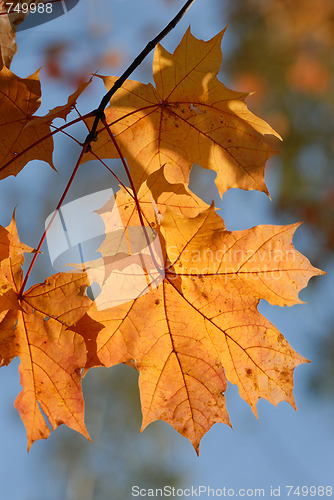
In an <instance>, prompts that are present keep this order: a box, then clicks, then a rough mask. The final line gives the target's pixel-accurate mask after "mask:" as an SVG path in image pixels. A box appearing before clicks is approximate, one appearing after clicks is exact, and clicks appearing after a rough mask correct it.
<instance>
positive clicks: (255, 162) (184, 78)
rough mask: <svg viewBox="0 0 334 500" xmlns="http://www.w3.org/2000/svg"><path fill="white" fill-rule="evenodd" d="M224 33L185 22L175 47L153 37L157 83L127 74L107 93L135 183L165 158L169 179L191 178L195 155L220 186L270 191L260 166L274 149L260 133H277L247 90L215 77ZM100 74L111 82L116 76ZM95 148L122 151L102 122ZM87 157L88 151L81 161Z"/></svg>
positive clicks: (102, 152) (113, 127) (112, 123)
mask: <svg viewBox="0 0 334 500" xmlns="http://www.w3.org/2000/svg"><path fill="white" fill-rule="evenodd" d="M223 34H224V31H223V32H222V33H220V34H218V35H216V36H215V37H214V38H213V39H212V40H209V41H208V42H204V41H203V40H197V39H196V38H195V37H193V36H192V34H191V33H190V30H189V29H188V30H187V32H186V34H185V36H184V37H183V39H182V41H181V43H180V44H179V46H178V47H177V49H176V50H175V52H174V54H170V53H169V52H167V51H166V50H165V49H164V48H163V47H162V46H160V45H158V46H157V48H156V50H155V54H154V61H153V75H154V80H155V83H156V87H155V88H154V87H153V86H152V85H151V84H148V85H144V84H142V83H139V82H136V81H133V80H126V82H125V83H124V84H123V86H122V88H121V89H119V90H118V91H117V93H116V94H115V95H114V96H113V97H112V98H111V101H110V106H109V107H108V108H107V110H106V112H105V114H106V118H107V121H108V124H109V128H110V131H111V133H112V134H113V135H114V137H115V140H116V141H117V144H118V145H119V147H120V150H121V152H122V154H123V155H124V156H125V157H126V159H127V161H128V164H129V167H130V172H131V177H132V180H133V182H134V186H135V187H136V188H138V187H139V186H140V185H141V184H142V183H143V182H144V181H145V180H146V179H147V178H148V176H149V175H150V174H151V173H152V172H155V171H157V170H159V169H161V168H162V167H163V166H164V171H165V176H166V179H167V180H168V181H169V182H170V183H172V184H176V183H179V182H183V183H185V184H188V180H189V172H190V169H191V167H192V165H193V164H194V163H198V164H199V165H201V166H202V167H204V168H208V169H211V170H214V171H215V172H216V173H217V179H216V184H217V187H218V190H219V192H220V194H222V193H224V192H225V191H226V190H227V189H229V188H232V187H234V188H242V189H247V190H249V189H258V190H260V191H264V192H266V193H267V192H268V191H267V188H266V185H265V182H264V167H265V163H266V161H267V160H268V158H270V157H271V156H272V155H273V154H274V153H275V151H273V150H272V149H271V148H270V147H269V146H268V145H267V144H266V142H265V141H264V139H263V134H272V135H275V136H276V137H280V136H279V135H278V134H277V132H275V131H274V130H273V129H272V128H271V127H270V126H269V125H268V124H267V123H266V122H264V121H263V120H261V119H260V118H258V117H256V116H255V115H254V114H253V113H251V112H250V111H249V110H248V108H247V105H246V103H245V98H246V97H247V94H245V93H241V92H235V91H233V90H230V89H228V88H227V87H225V85H224V84H223V83H221V82H220V81H219V80H218V79H217V77H216V75H217V73H218V71H219V69H220V65H221V60H222V54H221V49H220V44H221V40H222V36H223ZM103 80H104V83H105V85H106V87H107V90H109V89H110V88H111V87H112V86H113V84H114V83H115V81H116V80H117V78H116V77H103ZM92 148H93V151H94V152H95V153H96V155H97V156H99V157H100V158H117V157H118V156H119V155H118V152H117V151H116V149H115V147H114V144H113V143H112V141H111V140H110V136H109V135H108V133H107V132H106V131H105V130H103V129H101V128H100V131H99V133H98V141H97V143H96V144H94V145H93V146H92ZM92 158H93V156H92V155H86V158H85V161H87V160H89V159H92Z"/></svg>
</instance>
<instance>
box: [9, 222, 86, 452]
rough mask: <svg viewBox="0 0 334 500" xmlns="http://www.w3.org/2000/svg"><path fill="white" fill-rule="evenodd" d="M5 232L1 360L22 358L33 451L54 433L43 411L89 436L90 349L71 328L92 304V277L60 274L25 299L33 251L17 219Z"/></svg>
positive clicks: (24, 410)
mask: <svg viewBox="0 0 334 500" xmlns="http://www.w3.org/2000/svg"><path fill="white" fill-rule="evenodd" d="M1 233H2V234H1ZM0 234H1V235H2V236H4V238H2V245H1V246H0V250H1V262H0V270H1V279H0V364H1V365H4V364H9V363H10V362H11V360H12V359H13V358H14V357H16V356H18V357H19V358H20V359H21V364H20V375H21V385H22V388H23V390H22V392H21V393H20V394H19V396H18V397H17V399H16V402H15V407H16V408H17V409H18V411H19V412H20V415H21V418H22V420H23V422H24V424H25V427H26V430H27V437H28V449H29V448H30V446H31V445H32V443H33V442H34V441H36V440H37V439H41V438H47V437H48V435H49V434H50V430H49V428H48V426H47V424H46V422H45V420H44V417H43V414H42V412H41V410H42V411H43V412H44V414H45V415H46V416H47V418H48V420H49V423H50V424H51V427H52V429H55V428H56V427H58V426H59V425H60V424H62V423H65V424H66V425H68V426H69V427H71V428H72V429H75V430H77V431H78V432H81V433H82V434H83V435H84V436H86V437H87V438H89V436H88V433H87V430H86V428H85V424H84V418H83V412H84V402H83V397H82V390H81V369H82V368H83V367H84V366H85V363H86V347H85V344H84V342H83V339H82V337H80V336H79V335H77V334H75V333H74V332H72V331H69V330H68V326H69V325H72V324H74V323H75V322H77V321H78V320H79V319H80V317H81V316H82V315H83V314H84V313H85V312H86V311H87V310H88V308H89V307H90V305H91V301H90V299H89V298H88V297H85V296H83V295H84V291H85V289H86V287H87V286H88V284H89V283H88V282H87V277H86V275H84V274H78V273H77V274H72V273H59V274H56V275H54V276H51V277H50V278H48V279H47V280H46V281H45V282H44V283H43V284H38V285H34V286H33V287H31V288H30V289H29V290H28V291H27V292H26V293H24V295H23V296H22V297H20V296H19V290H20V287H21V284H22V270H21V265H22V264H23V261H24V256H23V252H27V251H31V249H30V248H29V247H28V246H26V245H24V244H22V243H21V242H20V241H19V238H18V235H17V231H16V225H15V221H14V218H13V220H12V222H11V224H10V226H9V227H8V228H2V227H0ZM6 240H7V243H6ZM39 405H40V408H41V410H40V408H39Z"/></svg>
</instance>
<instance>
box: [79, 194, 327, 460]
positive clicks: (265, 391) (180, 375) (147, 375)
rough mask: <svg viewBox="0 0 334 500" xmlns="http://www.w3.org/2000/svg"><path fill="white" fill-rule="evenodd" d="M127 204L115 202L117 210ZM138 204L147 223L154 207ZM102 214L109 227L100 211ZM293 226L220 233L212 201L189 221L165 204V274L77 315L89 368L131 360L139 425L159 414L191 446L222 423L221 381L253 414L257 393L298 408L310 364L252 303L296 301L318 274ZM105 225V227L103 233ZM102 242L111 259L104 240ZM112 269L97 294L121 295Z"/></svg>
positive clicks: (130, 283)
mask: <svg viewBox="0 0 334 500" xmlns="http://www.w3.org/2000/svg"><path fill="white" fill-rule="evenodd" d="M124 196H126V195H125V194H124V193H122V194H121V199H122V201H123V200H124ZM134 205H135V203H134V201H133V200H132V203H131V201H129V200H128V201H127V204H124V203H120V204H119V206H118V208H119V210H120V212H121V214H122V215H121V216H124V215H125V214H128V213H131V212H132V211H133V210H134ZM107 206H108V204H107ZM140 206H141V209H142V210H143V212H144V214H145V212H146V214H147V216H145V218H146V220H148V221H150V220H151V217H152V212H154V211H152V209H149V210H148V212H147V205H146V206H145V203H144V204H143V205H142V204H141V205H140ZM101 212H102V213H103V219H104V221H105V222H106V223H107V224H108V221H109V220H110V219H109V218H108V217H107V216H106V213H105V209H103V210H102V211H101ZM130 220H131V223H132V224H136V220H135V218H133V217H130ZM137 224H139V223H138V221H137ZM298 225H299V224H293V225H291V226H258V227H254V228H252V229H248V230H244V231H227V230H226V228H225V226H224V223H223V220H222V218H221V217H220V216H219V215H218V214H217V213H216V212H215V210H214V208H213V207H211V208H209V209H206V210H203V211H202V212H201V213H200V214H199V215H197V217H194V218H186V217H184V216H182V215H181V214H178V213H175V212H172V211H171V210H170V209H167V211H165V213H164V215H163V216H162V219H161V225H160V227H159V224H158V223H157V226H156V227H157V229H158V232H159V233H160V234H159V236H160V241H161V244H162V247H163V250H162V253H163V257H164V263H163V266H164V279H163V280H162V279H161V280H160V282H159V283H157V286H156V287H153V286H152V285H151V284H146V285H145V284H144V286H143V288H142V289H141V290H137V289H136V288H137V283H138V281H137V276H136V275H135V274H133V275H130V276H128V280H127V281H124V283H123V287H125V288H126V287H127V289H128V292H129V294H131V293H132V294H133V293H134V290H135V293H137V295H136V296H134V295H132V297H133V298H132V300H128V301H125V300H123V302H124V303H123V304H120V305H117V306H116V307H112V308H107V309H104V306H105V303H107V304H108V302H104V301H103V300H102V301H99V300H97V301H96V304H97V307H96V308H95V310H94V309H91V310H90V311H89V313H88V314H86V315H85V316H83V317H82V318H81V320H80V321H79V322H78V324H77V325H76V326H75V328H74V330H75V331H77V332H79V333H81V334H82V335H83V336H84V337H85V338H86V339H87V340H88V344H89V348H88V351H89V352H88V362H87V368H90V367H92V366H96V365H99V364H104V365H105V366H112V365H115V364H118V363H128V364H131V363H134V364H135V366H136V368H137V369H138V371H139V373H140V377H139V386H140V392H141V404H142V412H143V424H142V429H144V428H145V427H146V426H147V425H148V424H149V423H150V422H152V421H154V420H157V419H161V420H165V421H166V422H168V423H170V424H171V425H173V426H174V427H175V429H177V430H178V431H179V432H180V433H181V434H183V435H184V436H186V437H188V438H189V439H190V441H191V442H192V443H193V445H194V447H195V449H196V451H197V452H198V449H199V442H200V440H201V438H202V436H203V434H205V432H207V431H208V430H209V429H210V427H211V426H212V425H213V424H214V423H215V422H224V423H227V424H228V423H229V418H228V414H227V412H226V408H225V400H224V395H223V392H224V391H225V390H226V386H227V380H226V379H228V380H229V381H230V382H232V383H234V384H237V385H238V387H239V393H240V396H241V397H242V398H243V399H244V400H245V401H247V402H248V403H249V404H250V406H251V407H252V410H253V411H254V413H255V414H256V403H257V401H258V399H259V398H260V397H261V398H264V399H267V400H268V401H270V402H271V403H272V404H275V405H277V403H278V402H280V401H287V402H289V403H290V404H291V405H292V406H293V407H295V403H294V398H293V394H292V389H293V370H294V368H295V367H296V366H297V365H299V364H300V363H303V362H306V361H307V360H305V359H304V358H303V357H302V356H300V355H299V354H297V353H296V352H295V351H294V350H293V349H292V348H291V347H290V345H289V344H288V342H287V341H286V340H285V339H284V337H283V335H282V334H281V333H280V332H279V331H278V330H277V328H276V327H275V326H273V325H272V324H271V323H270V322H269V321H268V320H267V319H266V318H264V317H263V316H262V315H261V314H260V313H259V312H258V310H257V305H258V303H259V301H260V299H265V300H267V301H268V302H269V303H270V304H276V305H280V306H283V305H292V304H296V303H299V302H300V300H299V299H298V292H299V291H300V290H301V289H302V288H303V287H304V286H306V284H307V282H308V280H309V278H311V277H312V276H314V275H316V274H322V271H320V270H318V269H316V268H314V267H313V266H312V265H311V264H310V263H309V261H308V260H307V259H306V258H305V257H303V256H302V255H301V254H300V253H299V252H297V251H296V250H295V249H294V247H293V245H292V236H293V233H294V231H295V229H296V227H297V226H298ZM112 229H114V228H112V227H108V225H107V227H106V232H107V233H108V231H111V232H112ZM146 230H147V228H146ZM101 248H102V249H104V250H105V252H106V255H107V256H108V255H110V253H109V254H108V251H110V248H109V247H108V245H104V246H102V247H101ZM101 248H100V250H101ZM114 250H115V248H114ZM116 250H117V248H116ZM116 256H117V254H116ZM106 268H107V269H108V266H107V265H106ZM158 271H161V270H158ZM112 273H116V275H117V273H118V276H119V275H120V272H119V269H116V270H115V269H114V268H111V270H110V269H109V271H107V274H108V277H107V279H105V280H104V281H103V280H102V282H101V284H102V287H101V288H102V291H101V295H103V296H104V297H108V295H109V300H110V302H111V301H112V299H113V298H114V299H116V300H117V299H119V293H118V291H117V290H116V288H115V287H114V283H115V281H113V280H109V275H110V274H112ZM88 274H89V271H88ZM123 277H124V276H123ZM125 296H126V294H125Z"/></svg>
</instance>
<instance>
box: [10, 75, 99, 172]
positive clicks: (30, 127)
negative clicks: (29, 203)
mask: <svg viewBox="0 0 334 500" xmlns="http://www.w3.org/2000/svg"><path fill="white" fill-rule="evenodd" d="M89 83H90V82H85V83H81V84H80V85H79V87H78V89H77V90H76V91H75V92H74V93H73V94H72V95H71V96H70V97H69V98H68V101H67V103H66V104H65V105H62V106H57V107H56V108H54V109H52V110H51V111H49V113H47V114H46V115H45V116H33V115H34V113H35V112H36V111H37V110H38V108H39V107H40V104H41V100H40V98H41V85H40V81H39V72H38V71H36V73H34V74H33V75H30V76H28V77H27V78H20V77H18V76H16V75H15V74H14V73H12V72H11V71H10V70H9V69H8V68H6V67H3V68H2V70H1V71H0V105H1V116H0V134H1V140H2V144H1V149H0V179H4V178H5V177H8V176H9V175H17V174H18V173H19V172H20V171H21V170H22V168H23V167H24V166H25V165H26V164H27V163H28V162H29V161H31V160H43V161H45V162H47V163H49V165H50V166H51V167H52V168H54V165H53V161H52V154H53V138H52V136H51V134H50V132H51V131H50V123H51V122H52V121H53V120H54V119H55V118H63V119H66V117H67V115H68V113H69V112H70V111H71V110H72V108H73V106H74V104H75V103H76V100H77V98H78V97H79V96H80V94H81V93H82V92H83V91H84V90H85V88H86V87H87V85H88V84H89Z"/></svg>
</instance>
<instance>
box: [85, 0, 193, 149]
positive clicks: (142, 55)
mask: <svg viewBox="0 0 334 500" xmlns="http://www.w3.org/2000/svg"><path fill="white" fill-rule="evenodd" d="M194 2H195V0H187V2H186V3H185V4H184V6H183V7H182V8H181V9H180V11H179V12H178V13H177V14H176V16H175V17H174V18H173V19H172V20H171V21H170V22H169V23H168V24H167V26H166V27H165V28H164V29H163V30H162V31H161V32H160V33H159V34H158V35H157V36H156V37H155V38H153V40H151V41H150V42H148V44H147V45H146V47H145V48H144V49H143V50H142V51H141V52H140V54H139V55H138V56H137V57H136V58H135V59H134V61H133V62H132V63H131V64H130V66H129V67H128V68H127V69H126V70H125V71H124V73H123V74H122V75H121V76H120V77H119V78H118V80H116V82H115V83H114V85H113V86H112V87H111V89H110V90H109V91H108V92H107V93H106V94H105V96H104V97H103V99H102V100H101V102H100V105H99V107H98V108H97V109H96V110H95V112H94V113H95V120H94V123H93V126H92V130H91V131H90V133H89V134H88V135H87V137H86V140H85V144H87V146H88V147H87V151H89V150H90V143H91V142H92V141H95V140H96V131H97V127H98V124H99V122H100V120H102V118H103V117H104V110H105V108H106V106H107V105H108V103H109V101H110V99H111V97H112V96H113V95H114V94H115V92H116V91H117V90H118V89H119V88H120V87H121V86H122V85H123V83H124V82H125V80H126V79H127V78H129V76H130V75H131V73H133V71H134V70H135V69H137V68H138V66H139V65H140V64H141V63H142V62H143V60H144V59H145V58H146V56H147V55H148V54H149V53H150V52H151V51H152V50H153V49H154V47H155V46H156V45H157V44H158V43H159V42H160V41H161V40H162V39H163V38H165V36H166V35H168V33H170V32H171V31H172V29H173V28H175V26H176V25H177V24H178V22H179V21H181V19H182V17H183V16H184V14H185V13H186V12H187V10H188V9H189V8H190V7H191V6H192V4H193V3H194Z"/></svg>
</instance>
